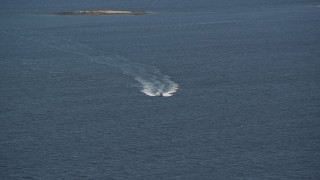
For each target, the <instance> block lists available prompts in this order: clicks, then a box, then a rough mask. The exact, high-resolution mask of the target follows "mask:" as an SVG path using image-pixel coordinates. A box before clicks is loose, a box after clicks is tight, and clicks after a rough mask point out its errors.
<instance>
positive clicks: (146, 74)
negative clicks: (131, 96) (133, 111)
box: [0, 29, 179, 97]
mask: <svg viewBox="0 0 320 180" xmlns="http://www.w3.org/2000/svg"><path fill="white" fill-rule="evenodd" d="M0 32H1V33H5V34H8V35H11V36H15V37H18V38H20V39H23V40H26V41H32V42H34V43H38V44H41V45H43V46H45V47H48V48H51V49H55V50H58V51H63V52H66V53H71V54H75V55H78V56H82V57H85V58H87V59H89V60H90V61H91V62H93V63H96V64H101V65H107V66H110V67H115V68H119V69H121V71H122V73H123V74H125V75H128V76H131V77H133V78H134V79H135V80H136V81H138V82H139V83H140V85H141V92H142V93H144V94H145V95H148V96H165V97H169V96H172V95H173V94H174V93H175V92H176V91H177V90H178V88H179V85H178V84H177V83H175V82H173V81H172V80H171V79H170V77H169V76H168V75H164V74H162V73H161V72H160V71H159V70H158V69H156V68H155V67H152V66H147V65H144V64H140V63H135V62H132V61H130V60H129V59H128V58H126V57H123V56H121V55H118V54H111V53H110V54H107V55H106V54H105V53H103V52H102V51H97V50H95V49H93V48H91V47H89V46H87V45H85V44H81V43H74V42H71V41H67V40H64V39H61V38H58V37H56V36H53V35H50V34H45V33H43V32H39V31H30V30H23V31H22V29H15V30H14V31H10V32H8V31H0Z"/></svg>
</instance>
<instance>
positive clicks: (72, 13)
mask: <svg viewBox="0 0 320 180" xmlns="http://www.w3.org/2000/svg"><path fill="white" fill-rule="evenodd" d="M53 14H54V15H58V16H81V15H82V16H83V15H143V14H146V12H145V11H115V10H87V11H70V12H56V13H53Z"/></svg>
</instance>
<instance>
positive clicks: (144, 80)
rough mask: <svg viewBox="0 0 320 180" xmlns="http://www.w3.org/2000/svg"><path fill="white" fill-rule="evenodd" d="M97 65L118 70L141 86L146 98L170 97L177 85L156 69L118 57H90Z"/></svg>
mask: <svg viewBox="0 0 320 180" xmlns="http://www.w3.org/2000/svg"><path fill="white" fill-rule="evenodd" d="M90 59H91V60H92V61H93V62H95V63H97V64H105V65H108V66H113V67H117V68H120V69H121V70H122V72H123V74H126V75H128V76H131V77H133V78H134V79H135V80H136V81H138V82H139V83H140V84H141V87H142V89H141V92H143V93H144V94H146V95H148V96H165V97H169V96H172V95H173V93H175V92H176V91H177V90H178V87H179V85H178V84H177V83H175V82H173V81H172V80H170V77H169V76H167V75H164V74H162V73H161V72H160V71H159V70H158V69H156V68H154V67H151V66H147V65H144V64H139V63H134V62H131V61H129V60H128V59H127V58H125V57H122V56H120V55H110V56H99V57H90Z"/></svg>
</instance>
